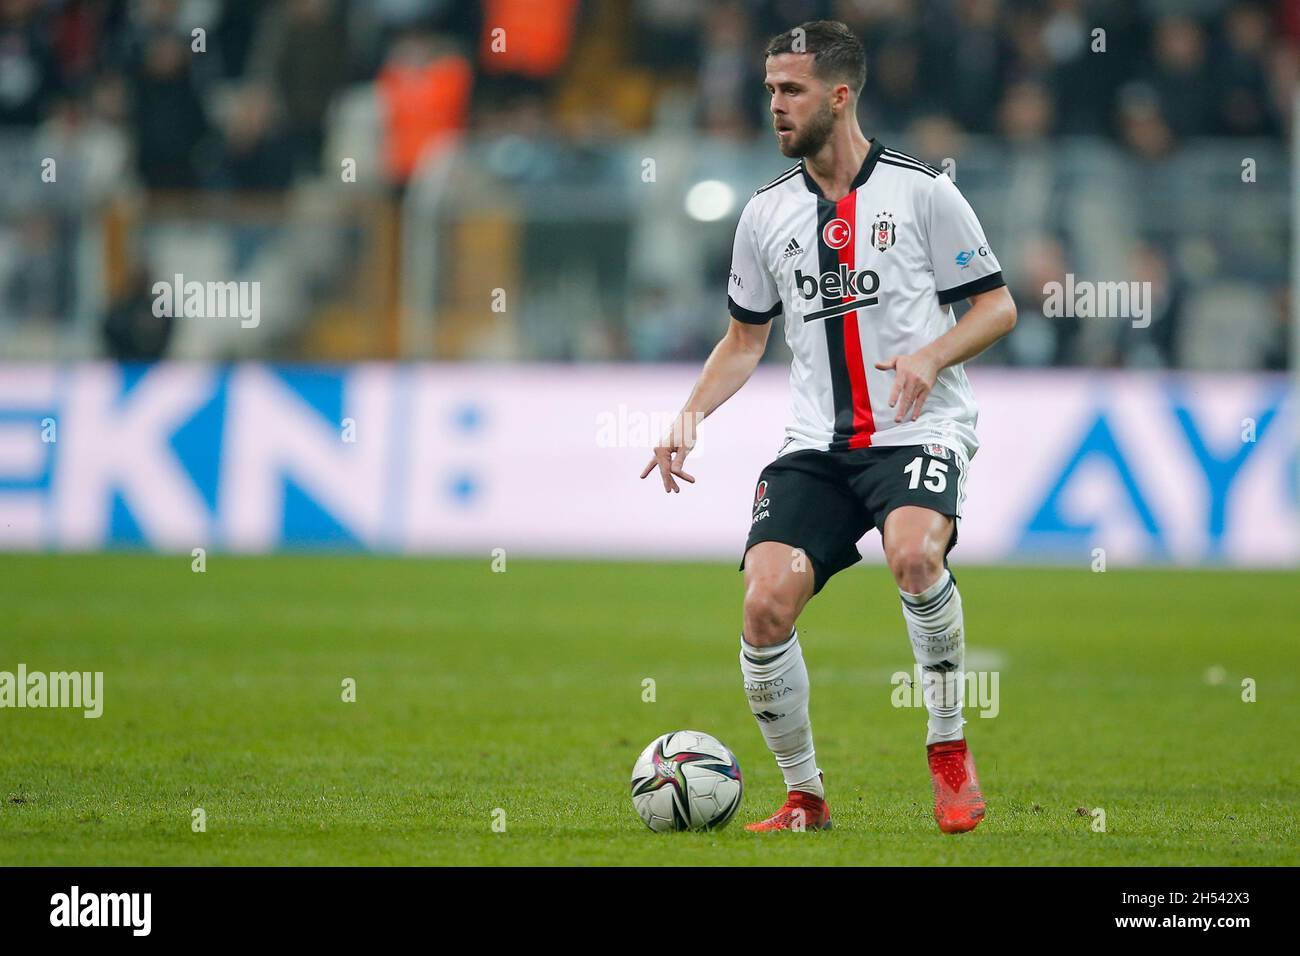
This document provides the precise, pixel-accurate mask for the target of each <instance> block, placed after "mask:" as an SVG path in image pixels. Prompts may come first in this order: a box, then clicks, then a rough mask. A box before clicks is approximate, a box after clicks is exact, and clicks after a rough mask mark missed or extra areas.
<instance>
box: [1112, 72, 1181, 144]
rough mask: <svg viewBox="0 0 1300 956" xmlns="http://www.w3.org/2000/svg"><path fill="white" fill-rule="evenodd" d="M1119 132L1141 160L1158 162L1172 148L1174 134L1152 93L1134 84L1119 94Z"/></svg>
mask: <svg viewBox="0 0 1300 956" xmlns="http://www.w3.org/2000/svg"><path fill="white" fill-rule="evenodd" d="M1119 123H1120V133H1121V135H1122V136H1123V137H1124V142H1125V143H1126V144H1127V145H1128V146H1129V147H1130V148H1131V149H1132V150H1133V151H1134V152H1135V153H1136V154H1137V155H1138V156H1141V157H1142V158H1144V159H1151V160H1155V159H1161V158H1163V157H1164V156H1166V155H1168V153H1169V151H1170V150H1171V149H1173V146H1174V134H1173V132H1172V131H1171V130H1170V129H1169V125H1168V124H1167V123H1166V122H1165V118H1164V116H1163V115H1161V113H1160V101H1159V99H1158V98H1157V96H1156V93H1155V90H1153V89H1152V88H1151V87H1150V86H1148V85H1147V84H1145V83H1133V84H1130V85H1129V86H1126V87H1125V88H1124V89H1123V90H1121V91H1120V96H1119Z"/></svg>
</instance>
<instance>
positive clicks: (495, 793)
mask: <svg viewBox="0 0 1300 956" xmlns="http://www.w3.org/2000/svg"><path fill="white" fill-rule="evenodd" d="M954 570H955V571H956V572H957V574H958V577H959V579H960V583H961V588H962V595H963V600H964V604H965V610H966V623H967V633H968V637H967V647H968V654H969V658H968V667H969V668H971V669H987V670H996V671H997V672H998V674H999V692H1000V695H999V696H1000V699H999V702H998V703H999V713H998V715H997V716H996V717H993V718H981V717H980V716H979V714H978V712H977V711H975V710H971V709H968V712H967V718H968V724H967V728H966V729H967V736H968V739H969V740H970V742H971V747H972V750H973V752H974V754H975V757H976V760H977V763H978V767H979V770H980V777H981V781H982V783H983V785H984V791H985V796H986V798H987V800H988V806H989V809H988V815H987V817H986V818H985V821H984V823H983V824H982V825H981V826H980V827H979V828H978V829H977V830H975V831H974V832H973V833H970V834H964V835H959V836H945V835H942V834H940V833H939V832H938V829H937V827H936V826H935V824H934V820H933V817H932V816H931V809H930V784H929V776H928V773H927V770H926V765H925V757H924V749H923V739H924V723H925V715H924V710H923V709H912V708H899V707H895V706H893V705H892V704H891V695H893V693H894V687H893V686H892V685H891V683H890V676H891V675H892V674H893V673H895V672H897V671H910V670H911V656H910V649H909V647H908V644H907V640H906V636H905V633H904V631H903V628H902V623H901V618H900V615H899V610H898V600H897V595H896V591H895V589H894V587H893V585H892V582H891V581H890V579H889V576H888V572H887V571H886V570H885V569H884V568H883V567H880V566H870V567H864V566H861V565H859V566H858V567H856V568H854V569H852V570H850V571H847V572H844V573H843V574H841V575H839V576H838V577H837V578H836V579H835V580H834V581H832V582H831V584H830V585H829V586H828V587H827V588H826V590H825V591H824V592H823V593H822V594H821V595H820V596H819V597H818V598H817V599H816V600H815V601H814V602H813V603H812V605H811V606H810V608H809V610H808V611H807V612H806V613H805V615H804V617H803V619H802V621H801V634H802V639H803V643H804V647H805V656H806V659H807V661H808V666H809V669H810V672H811V674H812V679H813V697H812V717H813V727H814V730H815V731H816V735H817V736H816V740H817V751H818V758H819V763H820V764H821V766H822V767H823V768H824V770H825V772H826V777H827V786H828V796H829V799H830V801H831V807H832V810H833V813H834V817H835V829H834V830H833V831H831V832H828V833H805V834H772V835H755V834H750V833H746V832H745V831H744V830H743V829H742V827H741V826H740V823H741V822H743V821H747V820H752V819H757V818H760V817H763V816H766V815H767V814H768V813H770V812H771V811H772V810H773V809H775V808H776V807H777V806H778V805H779V803H780V802H781V799H782V797H783V794H784V790H783V787H782V786H781V780H780V776H779V774H778V772H777V769H776V767H775V765H774V764H773V762H772V759H771V758H770V756H769V755H768V753H767V750H766V748H765V747H764V745H763V741H762V738H761V736H760V734H759V731H758V728H757V725H756V724H755V722H754V719H753V718H752V717H751V716H750V714H749V712H748V709H747V707H746V704H745V700H744V696H743V692H742V690H741V686H740V675H739V669H738V666H737V661H736V655H737V651H738V645H737V637H738V633H739V627H740V598H741V577H740V575H739V574H737V573H736V572H735V570H734V567H732V566H729V565H725V564H633V563H614V564H597V563H580V562H561V561H532V560H527V559H524V558H510V559H509V564H508V570H507V571H506V572H505V573H494V572H493V571H492V570H491V567H490V561H489V560H488V559H487V558H486V557H485V558H484V559H483V560H472V561H463V560H457V561H451V560H413V559H411V560H406V559H397V558H374V557H365V556H358V557H352V556H348V557H341V556H280V557H274V558H236V557H227V556H221V555H215V556H210V557H209V559H208V564H207V570H206V572H205V573H202V574H199V573H193V572H192V571H191V568H190V558H189V557H188V556H179V557H158V556H145V555H131V554H111V555H97V556H71V557H70V556H30V555H22V556H20V555H10V556H4V557H2V558H0V607H3V609H4V611H3V623H2V624H0V670H7V671H14V670H16V668H17V665H18V663H19V662H22V663H25V664H26V665H27V667H28V669H29V671H31V670H42V671H60V670H91V671H94V670H99V671H103V672H104V694H105V705H104V714H103V716H102V717H101V718H100V719H98V720H88V719H85V718H84V717H83V716H82V715H81V713H80V712H78V711H69V710H51V709H46V710H34V709H25V710H17V709H3V710H0V865H5V866H9V865H27V864H42V865H45V864H58V865H100V864H122V865H137V864H162V865H191V864H194V865H207V864H271V865H285V864H309V865H310V864H328V865H346V864H505V865H531V864H627V865H642V864H656V865H657V864H692V865H695V864H728V865H746V864H769V865H770V864H781V865H787V864H804V865H806V864H858V865H880V864H903V865H910V864H916V865H925V864H998V865H1044V864H1048V865H1051V864H1088V865H1090V864H1097V865H1139V864H1223V865H1235V864H1288V865H1295V864H1296V863H1300V833H1298V832H1297V801H1298V799H1300V797H1298V794H1300V763H1298V762H1297V761H1296V759H1295V756H1294V736H1295V728H1296V727H1297V726H1298V725H1300V694H1298V693H1297V691H1298V690H1300V687H1298V686H1297V682H1298V681H1300V640H1298V634H1297V622H1300V575H1298V574H1296V573H1284V572H1262V573H1244V572H1228V571H1219V572H1215V571H1205V572H1185V571H1173V570H1150V571H1136V570H1124V569H1115V568H1112V569H1111V570H1110V571H1108V572H1106V573H1092V572H1091V571H1090V570H1089V569H1088V568H1087V566H1086V564H1085V565H1081V567H1080V569H1078V570H1062V569H1009V568H997V569H993V568H987V569H986V568H973V567H963V566H962V565H961V564H960V563H957V564H955V565H954ZM1212 673H1213V674H1215V675H1216V676H1217V679H1215V677H1211V676H1210V675H1211V674H1212ZM345 678H353V679H354V680H355V681H356V687H357V699H356V702H355V703H346V702H344V701H343V700H342V693H343V692H342V685H343V681H344V679H345ZM646 678H652V679H653V680H654V681H655V685H654V689H655V698H656V699H655V700H654V702H646V701H644V700H643V699H642V697H643V681H644V680H645V679H646ZM1245 678H1250V679H1252V680H1253V681H1254V682H1255V688H1256V689H1255V693H1256V695H1257V700H1256V701H1255V702H1253V703H1252V702H1245V701H1243V700H1242V686H1241V685H1242V681H1243V679H1245ZM675 729H699V730H705V731H708V732H710V733H713V734H715V735H717V736H718V737H720V738H721V739H722V740H723V741H725V742H726V743H727V744H728V745H729V746H730V747H731V748H732V749H733V750H734V751H735V752H736V754H737V756H738V757H739V759H740V763H741V767H742V768H743V771H744V775H745V799H744V804H743V805H742V807H741V809H740V812H739V814H738V816H737V819H736V821H735V822H733V823H732V824H731V826H729V827H728V828H727V829H726V830H723V831H720V832H718V833H712V834H693V833H687V834H665V835H656V834H653V833H651V832H649V831H648V830H647V829H646V828H645V827H644V826H643V825H642V823H641V822H640V820H639V819H638V818H637V817H636V816H635V814H634V813H633V810H632V807H631V803H630V801H629V798H628V777H629V773H630V771H631V767H632V763H633V760H634V759H635V758H636V755H637V753H638V752H639V751H640V750H641V748H642V747H643V746H644V745H645V744H647V743H648V742H649V741H650V740H651V739H652V738H653V737H654V736H656V735H657V734H659V733H662V732H664V731H667V730H675ZM200 807H201V808H203V810H204V811H205V813H206V818H207V829H206V832H202V833H195V832H193V831H192V828H191V819H192V818H191V811H192V810H194V809H195V808H200ZM497 808H500V809H501V810H504V822H505V831H504V832H495V831H494V829H493V826H492V824H493V819H494V811H496V810H497ZM1095 808H1101V809H1102V810H1104V811H1105V832H1096V831H1095V830H1094V829H1093V817H1092V816H1091V811H1092V810H1093V809H1095ZM497 818H498V819H500V815H499V814H498V815H497Z"/></svg>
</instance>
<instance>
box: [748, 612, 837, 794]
mask: <svg viewBox="0 0 1300 956" xmlns="http://www.w3.org/2000/svg"><path fill="white" fill-rule="evenodd" d="M740 672H741V674H742V675H744V678H745V696H746V697H748V698H749V709H750V710H751V711H753V713H754V717H755V718H756V719H757V720H758V726H759V728H760V729H761V730H762V731H763V739H764V740H766V741H767V747H768V749H769V750H771V751H772V754H773V756H775V757H776V764H777V766H778V767H780V768H781V775H782V776H783V777H784V778H785V786H786V789H787V790H802V791H804V792H806V793H812V794H816V795H817V796H819V797H822V796H824V795H825V791H824V790H823V789H822V781H821V778H820V777H819V776H818V772H817V756H816V754H815V753H814V751H813V739H812V722H811V721H810V720H809V719H808V694H809V685H808V668H807V667H805V666H804V662H803V650H802V648H800V646H799V632H798V630H794V631H791V632H790V639H789V640H787V641H786V642H784V643H783V644H775V645H773V646H771V647H755V646H754V645H752V644H750V643H748V642H746V640H745V635H744V634H742V635H740Z"/></svg>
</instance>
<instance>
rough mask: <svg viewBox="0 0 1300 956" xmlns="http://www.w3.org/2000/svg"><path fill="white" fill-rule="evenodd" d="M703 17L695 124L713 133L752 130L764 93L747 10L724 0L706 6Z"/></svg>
mask: <svg viewBox="0 0 1300 956" xmlns="http://www.w3.org/2000/svg"><path fill="white" fill-rule="evenodd" d="M705 17H706V19H705V22H704V36H703V43H704V48H703V50H702V51H701V55H700V68H699V78H698V81H697V82H698V88H697V96H696V100H697V102H698V103H699V104H700V113H701V115H700V117H699V121H698V125H700V126H701V127H703V128H704V129H706V130H708V131H709V132H711V133H713V134H715V135H720V136H733V137H736V138H741V137H749V136H752V135H754V133H755V132H757V130H758V129H760V128H761V126H760V123H763V122H764V118H765V113H764V110H765V98H764V95H763V72H762V61H761V60H760V59H759V58H758V57H756V56H754V53H753V47H754V40H753V38H752V37H751V35H750V23H749V17H748V14H747V13H746V11H745V7H744V4H743V3H741V2H739V0H727V2H724V3H719V4H717V5H716V6H713V7H711V8H710V9H709V11H708V13H707V14H706V15H705Z"/></svg>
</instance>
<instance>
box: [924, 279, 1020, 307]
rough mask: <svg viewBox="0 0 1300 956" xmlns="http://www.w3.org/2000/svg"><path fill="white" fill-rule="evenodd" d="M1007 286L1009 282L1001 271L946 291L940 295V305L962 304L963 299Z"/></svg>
mask: <svg viewBox="0 0 1300 956" xmlns="http://www.w3.org/2000/svg"><path fill="white" fill-rule="evenodd" d="M1006 284H1007V280H1006V279H1004V278H1002V273H1001V271H998V272H993V273H990V274H989V275H986V276H982V277H980V278H978V279H974V280H972V281H970V282H967V283H966V284H965V285H959V286H957V287H956V288H955V289H945V290H944V291H943V292H940V293H939V304H940V305H952V304H953V303H954V302H960V301H961V300H962V299H969V298H970V297H971V296H973V295H979V294H980V293H981V292H990V291H992V290H993V289H1000V288H1002V287H1003V286H1004V285H1006Z"/></svg>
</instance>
